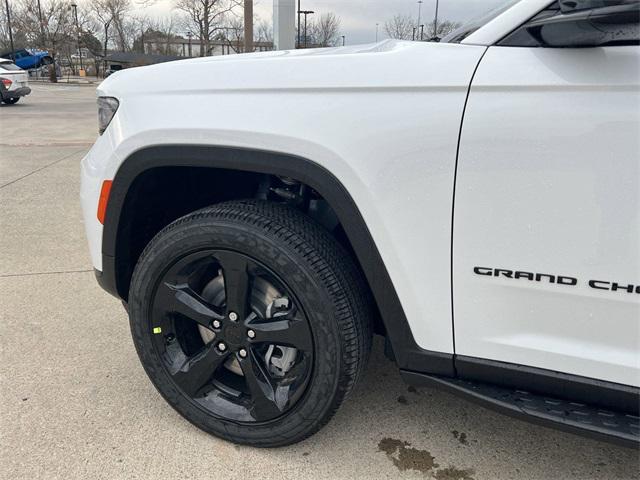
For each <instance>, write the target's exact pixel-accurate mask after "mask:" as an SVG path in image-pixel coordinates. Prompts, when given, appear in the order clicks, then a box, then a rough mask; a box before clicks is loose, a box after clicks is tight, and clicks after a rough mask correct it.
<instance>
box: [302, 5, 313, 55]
mask: <svg viewBox="0 0 640 480" xmlns="http://www.w3.org/2000/svg"><path fill="white" fill-rule="evenodd" d="M300 13H301V14H302V15H304V48H307V38H308V37H307V15H313V14H314V13H315V12H314V11H313V10H301V11H300Z"/></svg>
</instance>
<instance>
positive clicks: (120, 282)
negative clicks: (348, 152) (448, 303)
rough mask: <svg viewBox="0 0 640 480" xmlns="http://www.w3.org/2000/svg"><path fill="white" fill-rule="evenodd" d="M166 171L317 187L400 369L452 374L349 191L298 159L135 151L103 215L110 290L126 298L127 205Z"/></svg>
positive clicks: (191, 149)
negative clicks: (415, 328)
mask: <svg viewBox="0 0 640 480" xmlns="http://www.w3.org/2000/svg"><path fill="white" fill-rule="evenodd" d="M163 167H200V168H206V169H217V170H226V171H238V172H246V173H253V174H256V175H265V174H266V175H277V176H284V177H289V178H292V179H295V180H297V181H299V182H301V183H303V184H305V185H307V186H309V187H311V188H313V189H314V190H315V191H317V192H318V193H319V194H320V195H321V196H322V197H323V198H324V199H325V200H326V201H327V203H328V204H329V205H330V206H331V207H332V208H333V210H334V212H335V214H336V216H337V217H338V219H339V221H340V223H341V224H342V226H343V228H344V230H345V234H346V237H347V239H348V241H349V242H350V244H351V246H352V248H353V251H354V252H355V256H356V258H355V260H356V262H357V263H358V264H359V265H360V267H361V269H362V271H363V272H364V274H365V278H366V281H367V283H368V286H369V288H370V290H371V293H372V295H373V297H374V299H375V302H376V304H377V306H378V310H379V312H380V315H381V317H382V322H383V325H384V327H385V330H386V333H387V338H388V339H389V341H390V343H391V346H392V348H393V355H394V357H395V360H396V363H397V364H398V366H399V367H400V368H402V369H407V370H414V371H420V372H425V371H426V372H431V373H435V374H440V375H453V373H454V371H453V359H452V356H451V355H450V354H442V353H438V352H430V351H427V350H424V349H422V348H420V347H419V346H418V345H417V344H416V342H415V340H414V338H413V334H412V333H411V329H410V326H409V323H408V321H407V318H406V315H405V313H404V309H403V307H402V304H401V303H400V299H399V297H398V294H397V292H396V290H395V287H394V285H393V282H392V280H391V277H390V275H389V272H388V271H387V268H386V266H385V264H384V261H383V260H382V257H381V255H380V252H379V251H378V248H377V246H376V243H375V241H374V239H373V237H372V235H371V232H370V231H369V229H368V227H367V224H366V222H365V220H364V218H363V216H362V215H361V213H360V210H359V209H358V207H357V205H356V202H355V201H354V200H353V198H352V197H351V195H350V194H349V192H348V190H347V189H346V188H345V187H344V185H343V184H342V183H341V182H340V181H339V180H338V179H337V178H336V177H335V176H334V175H333V174H332V173H331V172H330V171H328V170H327V169H325V168H324V167H322V166H321V165H319V164H317V163H316V162H313V161H311V160H309V159H306V158H303V157H300V156H296V155H290V154H286V153H279V152H272V151H265V150H255V149H245V148H237V147H221V146H203V145H163V146H151V147H146V148H143V149H141V150H137V151H136V152H134V153H132V154H131V155H130V156H129V157H128V158H127V159H126V160H125V161H124V162H123V163H122V164H121V166H120V167H119V169H118V171H117V173H116V175H115V178H114V179H113V184H112V188H111V193H110V197H109V203H108V205H107V211H106V216H105V224H104V230H103V241H102V257H103V272H102V274H101V278H99V281H100V283H101V285H102V286H103V288H105V289H106V290H107V291H109V292H110V293H112V294H114V295H116V296H118V297H120V298H123V299H126V296H127V293H128V292H127V290H128V288H127V286H128V283H127V280H126V275H124V276H123V274H122V272H123V265H122V261H121V260H119V259H118V256H119V255H118V250H119V236H121V235H122V234H123V233H122V232H123V226H124V227H125V228H126V226H125V225H124V224H123V221H122V220H123V219H122V214H123V211H124V210H125V209H124V208H123V206H124V205H125V204H126V202H127V201H128V196H129V194H130V192H131V191H132V186H133V185H134V183H135V182H136V181H137V180H139V179H140V178H142V176H143V175H144V174H145V172H149V171H151V170H153V169H157V168H163ZM129 200H130V199H129ZM120 243H123V242H120ZM120 248H122V247H120ZM119 262H120V263H119ZM129 280H130V279H129Z"/></svg>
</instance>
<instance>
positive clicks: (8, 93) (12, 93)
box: [2, 87, 31, 99]
mask: <svg viewBox="0 0 640 480" xmlns="http://www.w3.org/2000/svg"><path fill="white" fill-rule="evenodd" d="M30 93H31V88H29V87H20V88H16V89H15V90H2V98H3V99H5V98H18V97H26V96H27V95H29V94H30Z"/></svg>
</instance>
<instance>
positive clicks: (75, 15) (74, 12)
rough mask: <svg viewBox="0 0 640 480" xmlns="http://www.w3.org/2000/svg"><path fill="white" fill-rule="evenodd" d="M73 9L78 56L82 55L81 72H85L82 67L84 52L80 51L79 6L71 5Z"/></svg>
mask: <svg viewBox="0 0 640 480" xmlns="http://www.w3.org/2000/svg"><path fill="white" fill-rule="evenodd" d="M71 8H73V16H74V18H75V20H76V35H77V38H78V55H80V70H84V68H83V67H82V51H81V50H80V26H79V25H78V5H77V4H76V3H72V4H71Z"/></svg>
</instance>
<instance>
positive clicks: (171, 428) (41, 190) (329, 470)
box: [0, 85, 640, 480]
mask: <svg viewBox="0 0 640 480" xmlns="http://www.w3.org/2000/svg"><path fill="white" fill-rule="evenodd" d="M96 130H97V124H96V107H95V87H89V86H56V85H35V86H33V93H32V94H31V95H30V96H29V97H27V98H26V99H22V100H21V101H20V102H19V103H18V104H16V105H14V106H2V107H0V132H1V133H0V292H1V293H0V339H1V343H0V458H2V467H1V468H0V478H3V479H8V480H9V479H11V480H14V479H58V478H59V479H76V478H78V479H80V478H82V479H85V478H86V479H102V478H104V479H120V478H122V479H125V478H126V479H134V478H135V479H146V478H148V479H157V478H167V479H174V478H175V479H200V478H202V479H205V478H206V479H210V478H220V479H222V478H224V479H235V478H238V479H239V478H242V479H246V478H269V479H271V478H273V479H278V480H284V479H288V478H292V479H293V478H295V479H300V478H327V479H336V478H337V479H343V478H345V479H346V478H363V479H364V478H366V479H377V478H393V479H396V478H435V479H437V480H461V479H469V478H473V479H476V480H479V479H592V478H593V479H600V478H602V479H604V478H607V479H612V478H616V479H627V478H638V477H639V473H638V472H639V468H640V460H639V457H638V451H637V450H632V449H627V448H622V447H617V446H613V445H609V444H607V443H601V442H597V441H594V440H589V439H584V438H581V437H577V436H574V435H570V434H567V433H562V432H558V431H555V430H551V429H547V428H543V427H539V426H535V425H530V424H528V423H525V422H522V421H519V420H514V419H511V418H508V417H506V416H502V415H500V414H497V413H494V412H492V411H489V410H485V409H483V408H481V407H478V406H476V405H474V404H471V403H468V402H467V401H464V400H461V399H459V398H457V397H454V396H451V395H449V394H447V393H444V392H441V391H438V390H428V389H424V390H417V391H416V390H415V389H412V388H408V387H407V386H406V385H405V384H404V383H403V382H402V381H401V379H400V376H399V374H398V372H397V370H396V368H395V367H394V365H393V364H392V363H391V362H389V361H388V360H386V358H385V357H384V355H383V354H382V348H381V342H379V341H378V342H377V343H376V348H375V351H374V354H373V356H372V361H371V363H370V365H369V368H368V372H367V375H366V377H365V378H364V381H363V382H361V384H360V385H359V386H358V387H357V389H356V390H355V392H354V393H353V394H352V395H351V396H350V397H349V399H348V400H347V401H346V402H345V404H344V405H343V407H342V408H341V409H340V410H339V412H338V414H337V415H336V417H335V418H334V419H333V420H332V421H331V423H330V424H329V425H328V427H326V428H325V429H323V430H322V431H321V432H320V433H318V434H317V435H315V436H313V437H312V438H310V439H308V440H306V441H305V442H303V443H301V444H298V445H295V446H292V447H288V448H281V449H275V450H260V449H253V448H247V447H239V446H236V445H233V444H230V443H227V442H224V441H221V440H218V439H216V438H214V437H211V436H209V435H207V434H205V433H203V432H201V431H200V430H198V429H196V428H195V427H193V426H192V425H191V424H190V423H188V422H187V421H185V420H183V419H182V418H181V417H180V416H179V415H178V414H177V413H175V412H174V411H173V410H172V409H171V407H169V406H168V405H167V404H166V403H165V402H164V400H162V398H161V397H160V395H159V394H158V393H157V392H156V390H155V389H154V387H153V386H152V385H151V383H150V382H149V381H148V380H147V377H146V375H145V373H144V371H143V370H142V367H141V366H140V364H139V362H138V359H137V356H136V353H135V351H134V347H133V344H132V342H131V339H130V335H129V327H128V321H127V318H126V315H125V313H124V310H123V309H122V307H121V305H120V304H119V302H118V301H117V300H116V299H115V298H112V297H110V296H108V295H107V294H106V293H104V292H103V291H102V290H101V289H100V288H99V287H98V285H97V284H96V282H95V280H94V276H93V271H92V267H91V264H90V261H89V254H88V250H87V246H86V242H85V239H84V232H83V225H82V218H81V215H80V204H79V198H78V195H79V163H80V159H81V158H82V156H83V154H84V153H85V152H86V151H87V150H88V149H89V148H90V146H91V143H92V142H93V140H94V139H95V137H96Z"/></svg>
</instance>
